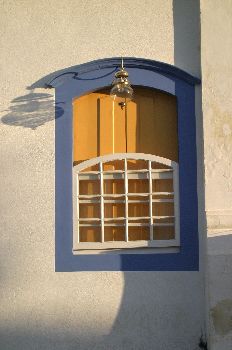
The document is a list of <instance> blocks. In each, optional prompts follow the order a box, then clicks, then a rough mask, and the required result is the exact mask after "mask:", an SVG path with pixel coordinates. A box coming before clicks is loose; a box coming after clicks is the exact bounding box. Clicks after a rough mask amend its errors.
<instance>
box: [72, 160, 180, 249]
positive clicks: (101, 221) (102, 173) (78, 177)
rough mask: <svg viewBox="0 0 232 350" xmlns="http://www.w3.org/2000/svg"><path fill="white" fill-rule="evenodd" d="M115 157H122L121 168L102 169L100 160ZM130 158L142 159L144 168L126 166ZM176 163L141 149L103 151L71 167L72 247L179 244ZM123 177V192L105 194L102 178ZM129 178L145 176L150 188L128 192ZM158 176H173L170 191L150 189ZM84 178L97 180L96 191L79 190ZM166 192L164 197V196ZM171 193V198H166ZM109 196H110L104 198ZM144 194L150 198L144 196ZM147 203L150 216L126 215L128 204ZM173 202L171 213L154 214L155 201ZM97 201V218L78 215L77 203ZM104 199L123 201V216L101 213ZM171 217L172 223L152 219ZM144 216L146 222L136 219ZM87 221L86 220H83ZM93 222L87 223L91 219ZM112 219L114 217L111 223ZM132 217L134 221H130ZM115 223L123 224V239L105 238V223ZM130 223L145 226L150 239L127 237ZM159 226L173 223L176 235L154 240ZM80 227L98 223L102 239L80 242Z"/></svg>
mask: <svg viewBox="0 0 232 350" xmlns="http://www.w3.org/2000/svg"><path fill="white" fill-rule="evenodd" d="M116 160H122V161H124V169H123V170H103V164H104V163H108V162H113V161H116ZM129 160H143V161H147V164H148V166H147V168H146V169H137V170H128V169H127V163H128V161H129ZM152 163H158V164H161V165H166V166H168V167H169V168H162V167H161V168H160V169H156V168H154V169H153V168H152ZM96 165H97V166H98V169H99V170H97V171H86V169H88V168H90V167H92V166H96ZM178 168H179V167H178V163H176V162H174V161H172V160H169V159H166V158H163V157H159V156H155V155H150V154H144V153H120V154H119V153H115V154H111V155H105V156H101V157H97V158H92V159H90V160H87V161H84V162H82V163H80V164H78V165H75V166H74V167H73V183H74V186H73V218H74V220H73V227H74V232H73V250H74V251H75V250H78V249H96V250H102V249H108V248H109V249H112V248H115V249H122V248H144V247H150V248H159V247H178V246H179V245H180V228H179V172H178V170H179V169H178ZM117 179H122V180H124V193H122V194H119V193H117V194H106V193H104V184H103V182H104V180H117ZM131 179H147V180H148V182H149V192H147V193H140V192H139V193H134V192H133V193H128V180H131ZM158 179H172V180H173V192H153V186H152V180H158ZM84 180H98V181H99V182H100V193H99V194H91V195H87V194H82V195H80V194H79V181H84ZM155 195H157V196H159V195H160V196H162V198H161V199H154V198H153V197H154V196H155ZM133 196H134V197H141V198H142V199H141V200H131V199H129V198H131V197H133ZM165 196H167V198H163V197H165ZM170 196H172V198H169V197H170ZM107 198H109V199H107ZM144 198H149V199H148V200H147V199H144ZM145 202H146V203H149V216H147V217H135V216H133V217H129V216H128V204H129V203H145ZM157 202H164V203H174V215H173V216H153V206H154V205H155V204H154V203H157ZM92 203H100V217H98V218H80V216H79V205H80V204H92ZM106 203H111V204H113V203H124V204H125V216H124V217H112V218H106V217H105V216H104V205H105V204H106ZM165 218H172V219H173V222H172V223H162V222H160V223H159V222H156V221H155V222H154V220H155V219H165ZM144 219H147V220H149V223H144V222H139V221H143V220H144ZM85 221H86V223H85ZM91 221H92V222H93V223H90V222H91ZM111 221H114V222H113V223H112V222H111ZM130 221H134V222H130ZM107 226H110V227H113V226H116V227H125V240H124V241H110V242H109V241H105V240H104V229H105V227H107ZM130 226H135V227H139V226H148V227H149V232H150V239H149V240H146V241H145V240H140V241H139V240H138V241H129V237H128V228H129V227H130ZM156 226H157V227H158V226H174V231H175V237H174V239H166V240H160V239H159V240H156V239H154V236H153V228H154V227H156ZM80 227H100V230H101V242H80V234H79V233H80V232H79V231H80Z"/></svg>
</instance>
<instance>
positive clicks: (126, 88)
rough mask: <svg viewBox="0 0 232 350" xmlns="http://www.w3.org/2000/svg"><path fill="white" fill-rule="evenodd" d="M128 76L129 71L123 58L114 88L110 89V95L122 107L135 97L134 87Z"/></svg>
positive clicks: (114, 81) (113, 83)
mask: <svg viewBox="0 0 232 350" xmlns="http://www.w3.org/2000/svg"><path fill="white" fill-rule="evenodd" d="M128 76H129V74H128V72H127V71H126V70H125V69H124V67H123V59H122V63H121V67H120V70H119V71H117V72H116V73H115V79H114V80H113V82H112V88H111V90H110V96H111V97H112V98H113V99H114V100H116V99H117V100H118V104H119V105H120V106H121V108H122V109H123V107H124V106H125V105H126V103H127V102H129V101H130V100H132V97H133V89H132V87H131V83H130V81H129V79H128Z"/></svg>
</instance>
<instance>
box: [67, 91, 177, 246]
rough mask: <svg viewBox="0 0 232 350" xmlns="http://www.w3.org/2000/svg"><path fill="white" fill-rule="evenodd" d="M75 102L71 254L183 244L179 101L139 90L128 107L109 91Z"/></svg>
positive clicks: (156, 93)
mask: <svg viewBox="0 0 232 350" xmlns="http://www.w3.org/2000/svg"><path fill="white" fill-rule="evenodd" d="M73 105H74V123H73V125H74V144H73V147H74V152H73V154H74V166H73V174H74V176H73V195H74V198H73V208H74V211H73V217H74V240H73V250H74V251H77V250H82V249H95V250H98V249H99V250H102V249H107V248H110V249H112V248H117V249H123V248H143V247H150V248H158V247H175V246H178V245H179V199H178V198H179V185H178V184H179V179H178V163H177V162H175V161H174V160H172V159H175V160H176V159H178V141H177V113H176V99H175V98H174V97H173V96H170V95H168V94H164V93H161V92H159V91H157V90H153V89H147V88H142V87H137V88H135V97H134V100H133V101H132V102H129V103H128V105H127V106H126V107H125V108H124V109H122V108H120V106H119V105H118V103H117V101H116V102H113V100H112V99H111V97H110V96H109V94H108V91H107V90H105V91H99V92H95V93H92V94H89V95H86V96H82V97H81V98H79V99H76V100H74V104H73ZM138 151H139V152H144V153H132V152H138ZM119 152H120V153H119ZM145 152H146V153H145ZM96 155H98V157H95V156H96ZM161 156H166V157H170V159H167V158H164V157H161Z"/></svg>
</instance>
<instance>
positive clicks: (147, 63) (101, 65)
mask: <svg viewBox="0 0 232 350" xmlns="http://www.w3.org/2000/svg"><path fill="white" fill-rule="evenodd" d="M120 64H121V58H120V57H115V58H104V59H100V60H95V61H92V62H87V63H84V64H80V65H76V66H72V67H70V68H68V69H65V70H60V71H57V72H55V73H52V74H51V75H49V76H47V77H45V78H44V79H43V81H44V80H45V84H44V86H45V87H48V88H52V87H56V80H57V79H59V80H60V78H62V77H63V82H64V81H65V79H66V78H67V77H69V78H72V77H74V78H76V79H80V80H81V77H82V75H85V74H87V73H91V72H95V73H96V72H97V71H101V70H102V69H108V68H109V69H110V68H112V69H117V67H119V66H120ZM124 65H125V66H126V68H137V69H144V70H148V71H152V72H157V73H160V74H164V75H166V76H169V77H170V78H171V77H173V78H178V79H180V80H183V81H185V82H186V83H188V84H190V85H196V84H200V82H201V81H200V79H199V78H196V77H194V76H192V75H191V74H189V73H187V72H185V71H183V70H182V69H180V68H177V67H175V66H172V65H170V64H167V63H163V62H159V61H154V60H149V59H144V58H133V57H126V58H124ZM113 71H114V70H113ZM113 71H112V73H113ZM108 74H111V73H108ZM95 79H96V78H95ZM89 80H91V78H89ZM40 83H41V82H40ZM38 84H39V82H37V83H35V85H37V86H38ZM61 84H62V79H61V82H59V85H61ZM39 85H41V84H39Z"/></svg>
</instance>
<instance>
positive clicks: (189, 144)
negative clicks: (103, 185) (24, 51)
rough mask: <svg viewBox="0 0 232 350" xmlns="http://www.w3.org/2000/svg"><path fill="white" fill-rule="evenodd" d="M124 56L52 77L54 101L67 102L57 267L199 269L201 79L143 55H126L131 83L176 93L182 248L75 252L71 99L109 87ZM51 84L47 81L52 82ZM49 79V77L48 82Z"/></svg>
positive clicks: (62, 121) (60, 153)
mask: <svg viewBox="0 0 232 350" xmlns="http://www.w3.org/2000/svg"><path fill="white" fill-rule="evenodd" d="M118 66H120V59H105V60H100V61H95V62H91V63H87V64H84V65H81V66H77V67H74V69H73V68H72V69H71V71H70V72H68V71H67V72H65V73H68V74H65V75H64V74H63V73H62V74H61V75H59V74H58V77H57V78H56V77H54V78H53V79H52V84H53V85H54V87H55V85H56V83H57V81H58V84H57V86H56V87H55V88H56V103H57V104H60V103H62V105H63V106H64V107H63V108H64V114H63V116H62V117H59V118H56V133H55V137H56V271H84V270H112V271H113V270H124V271H127V270H135V271H136V270H137V271H139V270H147V271H154V270H197V269H198V218H197V160H196V130H195V129H196V125H195V91H194V90H195V88H194V87H195V84H197V83H199V80H198V79H196V78H194V77H192V76H191V75H189V74H187V73H186V72H183V71H181V70H180V69H177V68H175V67H173V66H170V65H167V64H163V63H160V62H155V61H151V60H144V59H134V58H127V59H125V66H126V69H127V70H128V73H129V76H130V80H131V82H132V85H138V86H144V87H150V88H152V89H158V90H160V91H163V92H166V93H168V94H171V95H174V96H175V97H176V99H177V107H178V108H177V109H178V143H179V206H180V222H179V225H180V250H179V251H178V252H175V253H163V254H162V253H159V254H157V253H156V252H155V251H153V252H150V253H149V254H146V253H141V254H136V253H134V254H131V252H130V254H102V255H74V254H73V252H72V243H73V236H72V235H73V215H72V214H73V208H72V188H73V187H72V163H73V156H72V152H73V143H72V132H73V125H72V120H73V108H72V103H73V99H74V98H77V97H80V96H82V95H84V94H86V93H88V92H91V91H95V90H98V89H101V88H103V87H107V86H110V84H111V82H112V79H113V71H114V70H115V68H117V67H118ZM48 83H49V82H48ZM50 84H51V82H50Z"/></svg>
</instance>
